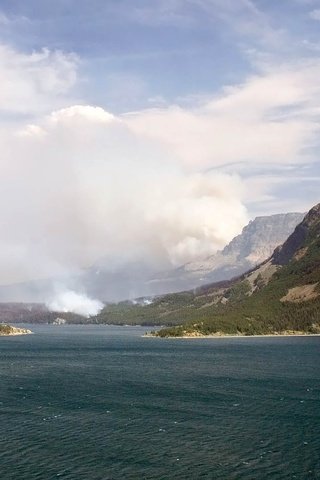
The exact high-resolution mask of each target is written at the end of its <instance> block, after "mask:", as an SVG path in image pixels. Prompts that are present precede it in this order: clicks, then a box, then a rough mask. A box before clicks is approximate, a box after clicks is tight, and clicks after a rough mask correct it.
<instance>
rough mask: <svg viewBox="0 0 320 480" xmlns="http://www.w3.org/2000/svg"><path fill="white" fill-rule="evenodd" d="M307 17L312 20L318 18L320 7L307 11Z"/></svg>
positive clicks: (319, 16)
mask: <svg viewBox="0 0 320 480" xmlns="http://www.w3.org/2000/svg"><path fill="white" fill-rule="evenodd" d="M309 17H310V18H312V20H320V9H315V10H312V11H311V12H310V13H309Z"/></svg>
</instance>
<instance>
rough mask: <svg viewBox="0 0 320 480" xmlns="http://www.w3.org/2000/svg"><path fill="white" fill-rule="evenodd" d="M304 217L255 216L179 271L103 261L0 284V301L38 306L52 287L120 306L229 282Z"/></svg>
mask: <svg viewBox="0 0 320 480" xmlns="http://www.w3.org/2000/svg"><path fill="white" fill-rule="evenodd" d="M303 216H304V215H303V214H302V213H287V214H278V215H270V216H265V217H257V218H256V219H255V220H253V221H251V222H250V223H249V224H248V225H247V226H246V227H245V228H244V229H243V231H242V233H241V234H240V235H238V236H237V237H235V238H234V239H233V240H232V241H231V242H230V243H229V244H228V245H227V246H226V247H225V248H224V249H223V250H222V251H220V252H217V253H216V254H214V255H211V256H210V257H208V258H206V259H204V260H201V261H198V262H192V263H189V264H186V265H184V266H182V267H180V268H177V269H171V270H169V271H165V272H160V273H155V270H154V268H151V267H150V266H149V265H148V264H146V263H142V262H131V263H127V264H124V265H122V266H121V267H118V268H117V269H113V270H110V269H109V268H108V265H105V264H104V263H103V261H101V262H100V263H99V262H97V264H96V265H94V266H92V267H91V268H88V269H86V270H83V272H82V273H81V274H79V275H75V276H69V277H62V278H53V279H46V280H37V281H30V282H25V283H20V284H15V285H8V286H0V302H27V303H29V302H40V303H41V302H44V301H46V299H48V298H50V297H51V296H52V292H53V291H54V288H55V285H63V286H65V288H67V289H70V290H75V291H81V292H82V291H84V292H86V293H87V294H88V295H89V296H91V297H93V298H97V299H99V300H101V301H103V302H104V301H107V302H118V301H121V300H123V299H127V298H130V299H134V298H137V297H140V296H141V297H142V296H155V295H161V294H164V293H168V292H178V291H181V290H187V289H191V288H195V287H198V286H200V285H203V284H205V283H210V282H215V281H220V280H226V279H230V278H232V277H234V276H235V275H240V274H242V273H243V272H245V271H247V270H248V269H250V268H252V267H254V266H256V265H257V264H258V263H259V262H261V261H263V260H265V259H266V258H268V257H269V256H270V255H271V253H272V251H273V250H274V248H275V247H276V246H278V245H280V244H281V243H283V242H284V240H285V239H286V238H287V237H288V236H289V235H290V233H292V231H293V229H294V228H295V226H296V225H297V224H298V223H299V222H300V221H301V220H302V218H303Z"/></svg>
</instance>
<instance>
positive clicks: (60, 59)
mask: <svg viewBox="0 0 320 480" xmlns="http://www.w3.org/2000/svg"><path fill="white" fill-rule="evenodd" d="M77 65H78V59H77V57H76V56H75V55H74V54H66V53H63V52H61V51H50V50H48V49H45V48H44V49H42V50H40V51H34V52H32V53H21V52H18V51H16V50H14V49H13V48H11V47H9V46H7V45H0V77H1V89H0V115H1V112H2V113H11V114H24V115H33V114H39V113H45V112H47V111H48V110H50V109H54V108H59V107H61V106H62V105H63V104H64V103H65V102H66V95H67V94H68V93H69V92H70V89H71V87H73V86H74V85H75V82H76V79H77Z"/></svg>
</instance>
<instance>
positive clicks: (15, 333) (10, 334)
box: [0, 325, 33, 337]
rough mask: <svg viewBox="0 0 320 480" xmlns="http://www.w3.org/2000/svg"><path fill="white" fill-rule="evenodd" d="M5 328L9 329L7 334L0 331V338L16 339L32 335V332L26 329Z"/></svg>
mask: <svg viewBox="0 0 320 480" xmlns="http://www.w3.org/2000/svg"><path fill="white" fill-rule="evenodd" d="M6 326H7V327H9V328H10V331H9V332H4V331H2V332H1V330H0V337H16V336H18V335H30V334H33V332H32V331H31V330H29V329H27V328H18V327H12V326H11V325H6Z"/></svg>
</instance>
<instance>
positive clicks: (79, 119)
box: [0, 0, 320, 285]
mask: <svg viewBox="0 0 320 480" xmlns="http://www.w3.org/2000/svg"><path fill="white" fill-rule="evenodd" d="M319 21H320V3H319V1H318V0H310V1H309V0H308V1H306V0H291V1H289V0H285V1H283V2H282V3H281V5H279V4H278V3H275V2H268V3H266V2H263V1H262V0H227V1H225V2H223V4H221V2H218V1H217V0H157V1H156V2H154V3H153V4H152V6H150V3H149V2H147V1H146V0H139V1H138V0H131V1H129V0H118V1H113V0H110V1H107V2H105V1H102V0H95V1H93V2H90V5H89V4H88V2H85V1H83V0H80V1H75V0H70V1H68V2H67V1H66V0H58V1H56V2H55V3H54V4H53V3H51V2H50V3H48V2H40V1H39V0H30V1H29V2H23V1H22V0H15V1H8V0H3V1H2V2H1V3H0V75H1V79H2V87H1V92H0V141H1V145H2V157H1V187H2V188H1V190H0V191H1V197H0V200H1V202H0V205H1V206H0V209H1V210H0V219H1V225H2V236H1V248H0V265H1V269H0V272H1V274H0V285H8V284H13V283H17V282H24V281H28V280H32V279H40V278H51V277H55V276H58V277H59V276H68V275H77V274H78V273H79V272H81V270H82V269H83V268H86V267H90V266H92V265H94V264H95V263H96V262H97V261H99V259H102V258H103V259H104V263H105V265H106V269H107V270H109V271H117V270H119V269H120V270H121V267H122V266H123V265H126V263H127V262H128V263H130V262H144V264H145V265H146V268H150V269H153V270H154V271H157V270H158V271H161V270H166V269H170V268H174V267H176V266H179V265H182V264H184V263H186V262H190V261H193V260H196V259H198V258H202V257H205V256H206V255H210V254H212V253H213V252H215V251H216V250H218V249H221V248H223V247H224V246H225V245H226V244H227V243H228V242H229V241H230V240H231V239H232V238H233V237H234V236H235V235H237V234H238V233H239V232H240V231H241V229H242V228H243V227H244V226H245V225H246V224H247V223H248V221H249V219H252V218H254V217H255V216H257V215H270V214H275V213H286V212H292V211H301V212H305V211H307V210H308V209H309V208H311V207H312V206H313V205H314V204H316V203H318V201H319V198H318V191H319V179H320V176H319V157H318V153H317V152H318V149H319V117H320V113H319V112H320V86H319V81H318V79H319V73H320V60H319V48H320V42H319Z"/></svg>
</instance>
